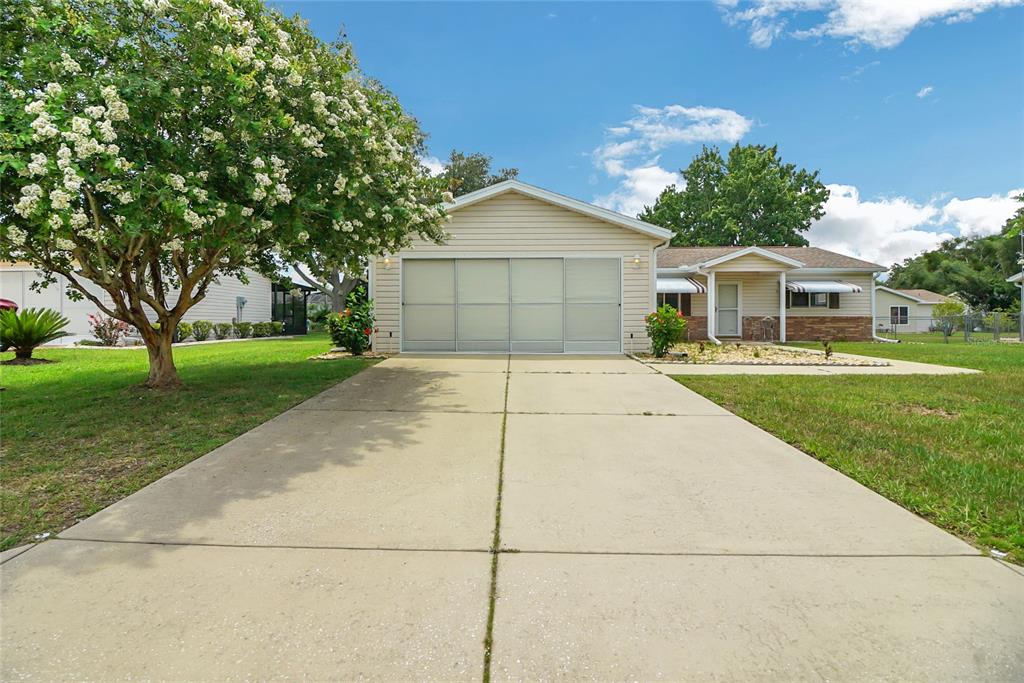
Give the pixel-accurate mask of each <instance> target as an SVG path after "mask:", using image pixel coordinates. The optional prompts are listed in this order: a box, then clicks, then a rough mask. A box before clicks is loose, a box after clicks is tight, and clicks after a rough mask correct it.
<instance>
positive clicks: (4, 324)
mask: <svg viewBox="0 0 1024 683" xmlns="http://www.w3.org/2000/svg"><path fill="white" fill-rule="evenodd" d="M67 325H68V319H67V318H65V317H63V316H62V315H61V314H60V313H58V312H57V311H54V310H51V309H49V308H23V309H22V310H20V311H12V310H7V309H5V310H3V311H0V350H2V351H6V350H7V349H14V357H15V358H16V359H18V360H22V361H25V360H29V359H30V358H32V351H33V349H35V348H36V347H37V346H42V345H43V344H45V343H47V342H51V341H54V340H55V339H60V338H61V337H63V336H64V335H65V334H67V333H66V332H64V328H65V327H67Z"/></svg>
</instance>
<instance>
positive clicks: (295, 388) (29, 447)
mask: <svg viewBox="0 0 1024 683" xmlns="http://www.w3.org/2000/svg"><path fill="white" fill-rule="evenodd" d="M330 345H331V344H330V340H329V339H328V338H327V337H326V336H325V335H310V336H308V337H304V338H295V339H275V340H267V341H246V342H231V343H223V344H205V345H196V346H184V347H180V348H176V349H175V351H174V360H175V364H176V365H177V367H178V372H179V373H180V375H181V379H182V381H183V382H184V383H185V386H184V387H183V388H182V389H181V390H179V391H176V392H161V391H152V390H147V389H143V388H141V387H140V385H141V383H142V382H143V381H145V379H146V372H147V365H148V364H147V360H146V352H145V350H142V349H137V350H132V349H124V350H106V349H49V350H47V349H44V350H41V351H37V352H36V353H35V354H34V355H35V356H37V357H39V358H46V359H50V360H55V361H60V362H58V363H53V364H49V365H35V366H3V367H2V369H0V379H2V383H3V386H4V387H5V390H4V391H3V392H0V408H2V415H3V422H2V434H0V437H2V450H0V454H2V460H0V479H2V482H3V485H2V487H0V526H2V544H0V549H6V548H9V547H12V546H15V545H18V544H20V543H23V542H25V541H28V540H31V539H32V537H33V536H34V535H35V534H37V533H40V532H43V531H50V532H54V533H56V532H59V531H61V530H62V529H64V528H66V527H67V526H69V525H71V524H73V523H74V522H75V520H77V519H82V518H84V517H87V516H88V515H91V514H92V513H94V512H96V511H97V510H100V509H101V508H104V507H106V506H107V505H110V504H111V503H113V502H114V501H116V500H118V499H120V498H123V497H125V496H127V495H128V494H130V493H132V492H134V491H137V490H138V489H140V488H142V487H143V486H145V485H146V484H149V483H150V482H152V481H154V480H156V479H159V478H160V477H162V476H163V475H165V474H167V473H168V472H171V471H173V470H176V469H177V468H179V467H181V466H182V465H184V464H186V463H188V462H190V461H191V460H194V459H195V458H197V457H199V456H200V455H203V454H204V453H207V452H209V451H211V450H212V449H214V448H216V447H217V446H219V445H221V444H223V443H225V442H227V441H230V440H231V439H232V438H234V437H236V436H238V435H239V434H242V433H243V432H245V431H247V430H249V429H252V428H253V427H255V426H256V425H258V424H260V423H262V422H265V421H266V420H268V419H269V418H271V417H273V416H275V415H277V414H278V413H281V412H282V411H284V410H286V409H287V408H290V407H291V406H294V405H296V404H297V403H299V402H301V401H302V400H304V399H305V398H307V397H309V396H311V395H313V394H315V393H317V392H319V391H322V390H323V389H325V388H327V387H328V386H330V385H332V384H334V383H336V382H339V381H341V380H343V379H345V378H346V377H349V376H351V375H354V374H355V373H357V372H359V371H360V370H362V369H363V368H365V367H367V366H368V365H369V364H371V363H372V361H369V360H355V359H345V360H334V361H327V362H322V361H321V362H314V361H310V360H307V358H308V357H309V356H311V355H313V354H316V353H319V352H322V351H325V350H327V349H328V348H330ZM11 357H13V353H5V354H3V358H4V359H7V358H11Z"/></svg>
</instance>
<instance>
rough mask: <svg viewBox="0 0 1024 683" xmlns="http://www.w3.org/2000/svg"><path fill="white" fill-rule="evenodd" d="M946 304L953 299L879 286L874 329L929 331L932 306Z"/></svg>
mask: <svg viewBox="0 0 1024 683" xmlns="http://www.w3.org/2000/svg"><path fill="white" fill-rule="evenodd" d="M948 301H953V299H952V298H950V297H948V296H945V295H943V294H937V293H935V292H932V291H929V290H927V289H892V288H890V287H884V286H882V285H878V286H877V287H876V289H875V311H877V313H878V317H877V318H876V319H875V326H876V327H877V328H883V329H895V330H896V331H898V332H928V331H930V330H931V329H932V328H933V327H934V321H933V314H932V309H933V308H934V307H935V304H942V303H946V302H948Z"/></svg>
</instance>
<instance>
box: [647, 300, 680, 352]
mask: <svg viewBox="0 0 1024 683" xmlns="http://www.w3.org/2000/svg"><path fill="white" fill-rule="evenodd" d="M685 332H686V320H685V319H684V318H683V314H682V313H680V312H679V311H677V310H676V309H674V308H672V307H671V306H669V305H668V304H665V305H664V306H662V307H661V308H659V309H658V310H656V311H654V312H653V313H651V314H649V315H648V316H647V336H648V337H650V339H651V353H653V354H654V356H655V357H656V358H662V357H664V356H665V354H667V353H668V350H669V349H670V348H672V345H673V344H678V343H679V341H680V340H681V339H682V338H683V334H684V333H685Z"/></svg>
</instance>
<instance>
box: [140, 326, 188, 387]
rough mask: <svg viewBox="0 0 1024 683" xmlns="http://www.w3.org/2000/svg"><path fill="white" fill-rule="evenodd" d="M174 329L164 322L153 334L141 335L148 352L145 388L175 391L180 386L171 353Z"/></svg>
mask: <svg viewBox="0 0 1024 683" xmlns="http://www.w3.org/2000/svg"><path fill="white" fill-rule="evenodd" d="M174 329H175V326H174V325H173V324H168V323H166V322H165V323H164V324H163V325H161V327H160V329H159V330H156V331H154V334H152V335H146V334H144V335H143V339H144V340H145V342H146V351H148V352H149V379H147V380H146V386H147V387H149V388H150V389H176V388H178V387H180V386H181V380H180V379H179V378H178V369H177V368H175V367H174V357H173V355H172V353H171V338H172V337H173V336H174ZM151 336H152V339H150V337H151Z"/></svg>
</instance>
